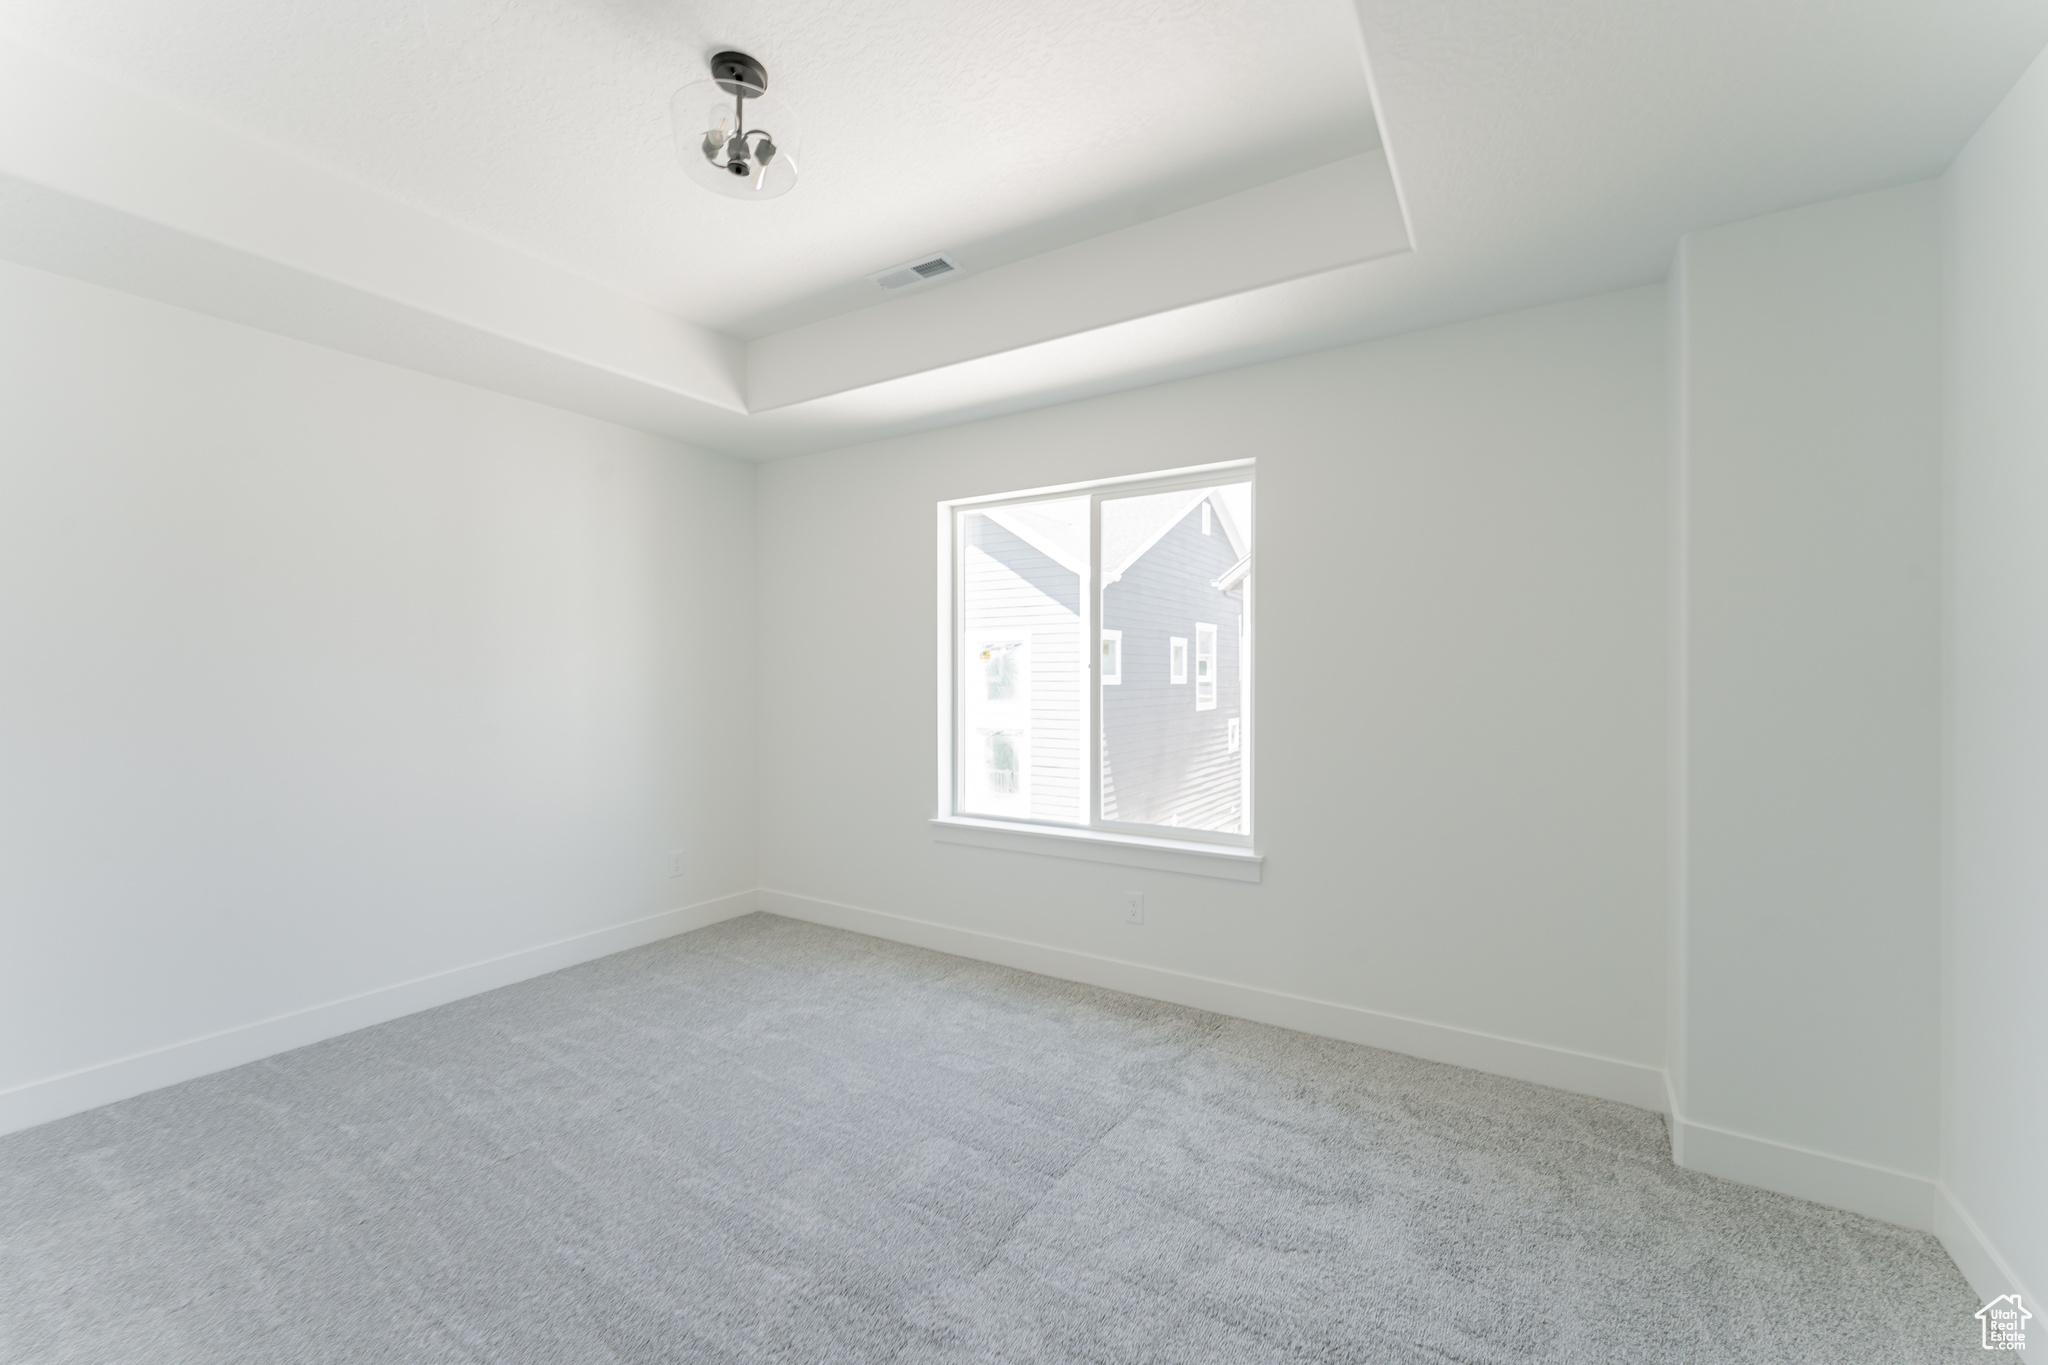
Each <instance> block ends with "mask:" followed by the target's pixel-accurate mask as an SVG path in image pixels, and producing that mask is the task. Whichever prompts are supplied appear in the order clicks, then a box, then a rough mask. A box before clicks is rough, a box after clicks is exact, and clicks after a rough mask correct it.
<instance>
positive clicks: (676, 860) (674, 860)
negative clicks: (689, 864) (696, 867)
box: [668, 852, 683, 877]
mask: <svg viewBox="0 0 2048 1365" xmlns="http://www.w3.org/2000/svg"><path fill="white" fill-rule="evenodd" d="M668 875H669V876H671V877H680V876H682V875H683V855H682V853H681V852H675V853H671V854H669V855H668Z"/></svg>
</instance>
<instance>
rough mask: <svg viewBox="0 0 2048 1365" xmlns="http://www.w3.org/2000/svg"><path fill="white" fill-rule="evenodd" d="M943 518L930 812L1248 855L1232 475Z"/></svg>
mask: <svg viewBox="0 0 2048 1365" xmlns="http://www.w3.org/2000/svg"><path fill="white" fill-rule="evenodd" d="M941 511H942V514H943V521H942V525H943V526H944V527H945V529H946V534H947V537H948V540H947V557H948V562H949V565H950V571H949V575H948V580H947V581H946V583H945V584H944V590H945V593H946V604H947V610H948V613H949V616H950V619H951V621H952V628H951V642H950V643H949V645H948V646H947V648H948V651H949V656H948V657H949V662H948V664H947V675H948V676H949V677H950V678H951V679H952V682H951V684H950V686H951V688H952V697H951V698H950V701H949V705H948V710H947V715H948V716H949V717H950V719H949V721H948V722H947V725H948V729H949V731H950V733H951V735H952V741H951V748H952V763H951V769H950V775H949V776H948V777H947V778H946V780H945V790H944V792H943V794H942V797H941V810H942V811H944V812H947V813H949V814H953V815H967V816H978V817H982V818H995V819H1001V820H1013V821H1028V822H1032V823H1038V824H1052V825H1070V826H1081V827H1089V828H1099V829H1105V830H1111V831H1114V830H1128V831H1130V832H1132V833H1146V832H1150V831H1161V830H1171V831H1173V837H1175V838H1181V839H1186V838H1197V839H1209V840H1215V841H1220V842H1226V843H1240V844H1244V843H1249V842H1250V835H1251V809H1250V767H1249V764H1250V746H1249V744H1248V743H1247V742H1246V740H1247V738H1248V735H1249V730H1248V726H1249V723H1250V718H1249V708H1248V705H1247V703H1248V701H1249V698H1250V694H1251V641H1252V634H1251V616H1252V613H1251V610H1250V607H1251V593H1252V583H1251V579H1252V574H1251V564H1252V543H1251V523H1252V516H1251V513H1252V489H1251V464H1250V462H1249V461H1244V462H1240V463H1235V464H1232V465H1228V466H1212V467H1210V468H1208V469H1205V470H1200V471H1187V472H1182V473H1175V474H1170V475H1161V476H1157V477H1154V478H1149V479H1124V480H1113V481H1109V482H1105V483H1102V484H1097V485H1089V486H1083V487H1068V488H1062V489H1054V490H1046V491H1045V492H1043V493H1035V494H1034V493H1019V494H1012V495H1006V496H999V497H992V498H975V499H968V500H964V501H961V502H956V503H949V504H944V505H942V508H941ZM1225 621H1229V622H1232V623H1234V628H1233V629H1231V630H1228V631H1224V630H1219V628H1218V623H1219V622H1225ZM1084 641H1086V642H1088V643H1087V646H1086V647H1083V643H1082V642H1084ZM1162 663H1163V664H1164V665H1165V666H1164V667H1163V668H1162V667H1161V664H1162ZM1190 680H1192V682H1193V684H1194V686H1193V687H1192V688H1191V689H1189V690H1188V691H1180V690H1178V689H1179V688H1181V687H1184V686H1186V685H1187V684H1188V683H1189V682H1190ZM1191 699H1192V701H1193V703H1194V705H1193V706H1192V707H1190V706H1189V704H1188V703H1189V701H1190V700H1191ZM1091 760H1092V761H1091Z"/></svg>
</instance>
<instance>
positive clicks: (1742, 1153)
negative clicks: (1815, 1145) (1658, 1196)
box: [1664, 1093, 1935, 1232]
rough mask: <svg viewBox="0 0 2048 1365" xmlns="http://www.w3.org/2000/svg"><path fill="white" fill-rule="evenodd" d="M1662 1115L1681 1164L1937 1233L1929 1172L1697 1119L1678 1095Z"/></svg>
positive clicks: (1675, 1162) (1673, 1158)
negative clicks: (1894, 1167) (1876, 1162)
mask: <svg viewBox="0 0 2048 1365" xmlns="http://www.w3.org/2000/svg"><path fill="white" fill-rule="evenodd" d="M1664 1113H1665V1116H1666V1118H1667V1119H1669V1121H1670V1123H1671V1162H1672V1164H1673V1165H1675V1166H1683V1167H1684V1168H1685V1169H1686V1170H1688V1171H1699V1172H1702V1173H1703V1174H1706V1175H1717V1176H1720V1177H1721V1178H1722V1179H1724V1180H1733V1181H1736V1182H1737V1183H1739V1184H1743V1185H1755V1186H1757V1187H1758V1188H1759V1189H1765V1190H1775V1191H1776V1192H1777V1193H1779V1194H1789V1195H1791V1196H1792V1197H1793V1198H1795V1199H1806V1200H1810V1201H1812V1202H1813V1203H1816V1204H1826V1205H1827V1206H1828V1207H1829V1208H1835V1209H1847V1210H1848V1211H1849V1212H1851V1213H1860V1214H1862V1215H1863V1216H1864V1217H1866V1218H1876V1219H1880V1220H1882V1221H1883V1222H1887V1223H1897V1224H1899V1225H1900V1226H1901V1227H1908V1228H1913V1229H1916V1230H1918V1231H1920V1232H1931V1231H1933V1230H1934V1216H1935V1215H1934V1203H1935V1188H1934V1182H1933V1181H1932V1180H1929V1179H1927V1178H1926V1177H1925V1176H1918V1175H1908V1174H1907V1173H1906V1172H1904V1171H1894V1170H1890V1169H1888V1168H1886V1167H1883V1166H1872V1165H1870V1164H1869V1163H1868V1162H1862V1161H1854V1160H1851V1159H1850V1158H1848V1157H1842V1156H1831V1155H1829V1154H1828V1153H1826V1152H1816V1151H1813V1150H1811V1149H1809V1148H1806V1147H1794V1146H1792V1145H1791V1144H1790V1143H1785V1142H1773V1141H1772V1140H1771V1139H1769V1138H1760V1137H1753V1136H1751V1135H1750V1134H1748V1133H1737V1132H1734V1131H1732V1130H1731V1129H1727V1128H1716V1127H1715V1126H1713V1125H1712V1124H1708V1123H1698V1122H1695V1121H1694V1120H1692V1119H1689V1118H1687V1117H1686V1116H1685V1115H1684V1114H1683V1113H1682V1112H1681V1111H1680V1110H1679V1108H1678V1097H1677V1095H1676V1094H1675V1093H1672V1094H1670V1095H1669V1097H1668V1098H1667V1099H1666V1101H1665V1105H1664Z"/></svg>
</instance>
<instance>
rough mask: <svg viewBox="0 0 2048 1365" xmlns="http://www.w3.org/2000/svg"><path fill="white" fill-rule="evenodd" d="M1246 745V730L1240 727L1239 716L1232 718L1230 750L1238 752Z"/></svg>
mask: <svg viewBox="0 0 2048 1365" xmlns="http://www.w3.org/2000/svg"><path fill="white" fill-rule="evenodd" d="M1243 747H1244V731H1243V730H1242V729H1241V728H1240V727H1239V725H1238V721H1237V717H1236V716H1232V717H1231V718H1230V752H1232V753H1236V752H1237V751H1238V750H1239V749H1242V748H1243Z"/></svg>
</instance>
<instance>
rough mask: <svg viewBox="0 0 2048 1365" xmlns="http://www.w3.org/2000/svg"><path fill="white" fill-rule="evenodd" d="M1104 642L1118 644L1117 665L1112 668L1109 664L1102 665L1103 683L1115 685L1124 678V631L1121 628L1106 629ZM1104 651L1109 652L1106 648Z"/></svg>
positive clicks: (1104, 684) (1103, 633) (1103, 635)
mask: <svg viewBox="0 0 2048 1365" xmlns="http://www.w3.org/2000/svg"><path fill="white" fill-rule="evenodd" d="M1102 643H1103V644H1105V645H1112V644H1113V645H1115V646H1116V667H1115V668H1111V667H1110V666H1109V665H1108V664H1104V665H1103V666H1102V685H1103V686H1104V687H1115V686H1116V685H1117V684H1118V683H1121V682H1122V681H1123V680H1124V633H1123V632H1122V631H1120V630H1105V631H1103V632H1102ZM1102 652H1103V653H1104V654H1105V655H1106V654H1108V653H1109V651H1108V650H1106V649H1105V650H1103V651H1102Z"/></svg>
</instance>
